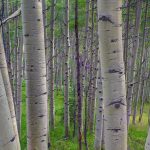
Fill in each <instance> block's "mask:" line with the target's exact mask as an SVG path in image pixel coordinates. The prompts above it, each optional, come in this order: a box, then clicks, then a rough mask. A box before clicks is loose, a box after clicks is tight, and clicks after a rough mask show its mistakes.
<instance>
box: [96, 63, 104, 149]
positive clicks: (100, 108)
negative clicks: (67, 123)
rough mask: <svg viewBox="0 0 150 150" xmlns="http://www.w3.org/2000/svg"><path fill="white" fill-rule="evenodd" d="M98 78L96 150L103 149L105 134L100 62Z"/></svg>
mask: <svg viewBox="0 0 150 150" xmlns="http://www.w3.org/2000/svg"><path fill="white" fill-rule="evenodd" d="M98 65H99V66H98V79H97V87H98V90H97V114H96V129H95V145H94V146H95V150H101V147H102V135H103V111H104V107H103V97H102V96H103V95H102V77H101V68H100V63H99V64H98Z"/></svg>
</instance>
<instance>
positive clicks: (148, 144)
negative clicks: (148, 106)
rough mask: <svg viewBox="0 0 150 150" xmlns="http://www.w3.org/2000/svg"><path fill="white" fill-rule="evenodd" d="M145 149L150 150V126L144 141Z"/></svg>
mask: <svg viewBox="0 0 150 150" xmlns="http://www.w3.org/2000/svg"><path fill="white" fill-rule="evenodd" d="M145 150H150V128H149V131H148V136H147V139H146V143H145Z"/></svg>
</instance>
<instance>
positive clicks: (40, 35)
mask: <svg viewBox="0 0 150 150" xmlns="http://www.w3.org/2000/svg"><path fill="white" fill-rule="evenodd" d="M22 23H23V37H24V39H23V41H24V50H25V59H26V85H27V137H28V138H27V149H28V150H34V149H40V150H47V147H48V146H47V87H46V59H45V42H44V26H43V14H42V1H38V0H22Z"/></svg>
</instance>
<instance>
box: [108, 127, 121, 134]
mask: <svg viewBox="0 0 150 150" xmlns="http://www.w3.org/2000/svg"><path fill="white" fill-rule="evenodd" d="M107 130H109V131H113V132H116V133H117V132H119V131H121V129H119V128H118V129H117V128H115V129H107Z"/></svg>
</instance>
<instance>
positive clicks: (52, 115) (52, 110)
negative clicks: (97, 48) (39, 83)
mask: <svg viewBox="0 0 150 150" xmlns="http://www.w3.org/2000/svg"><path fill="white" fill-rule="evenodd" d="M54 28H55V0H51V19H50V52H49V62H48V63H49V64H48V65H49V69H48V71H49V72H48V76H49V97H50V128H54V126H55V102H54V59H53V55H54Z"/></svg>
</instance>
